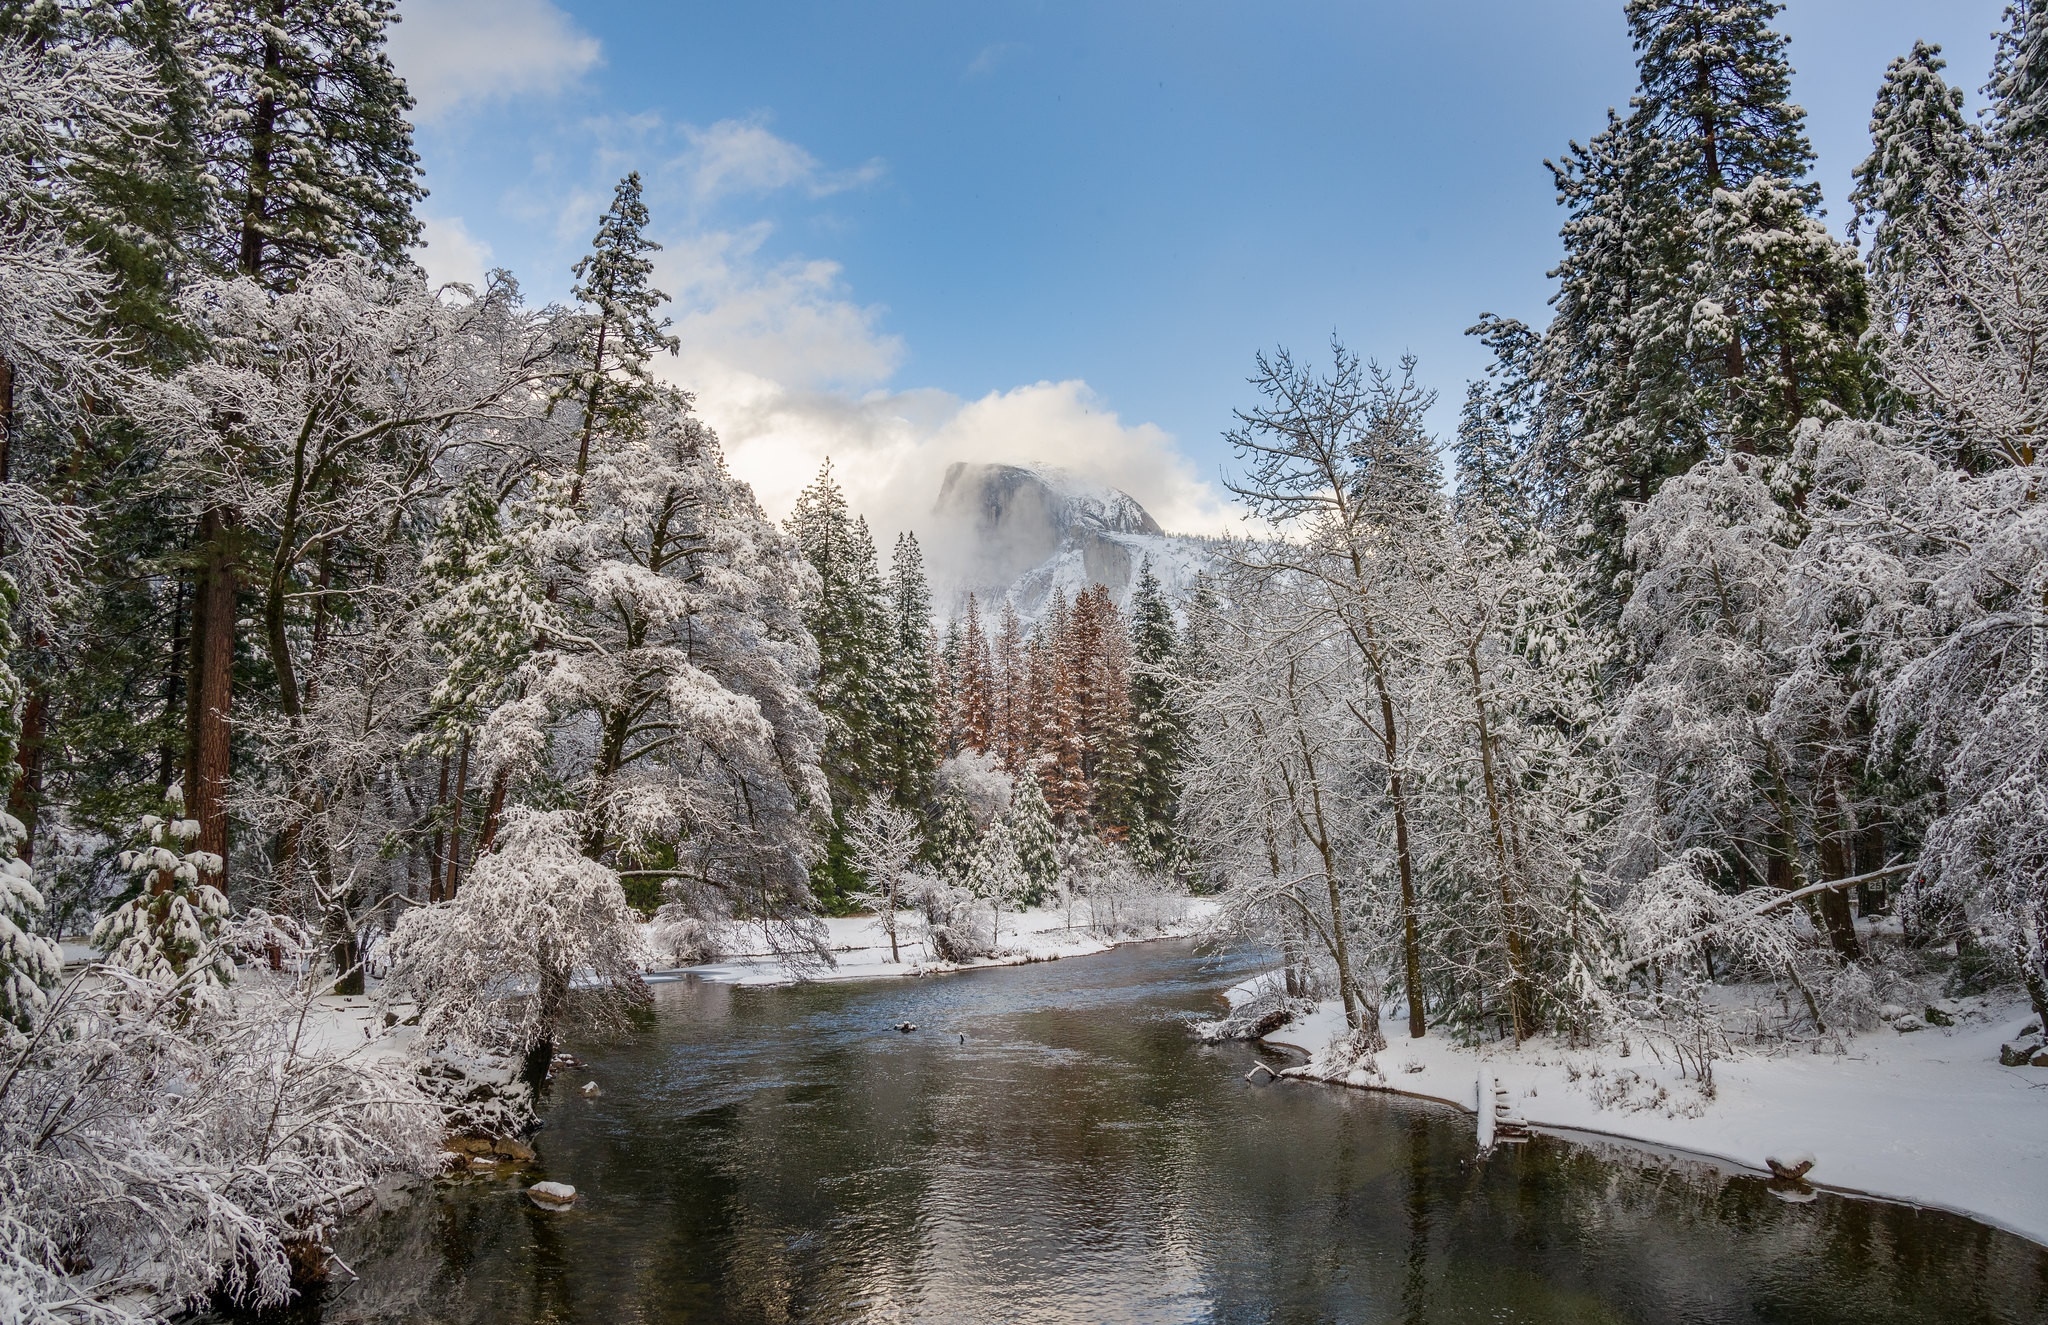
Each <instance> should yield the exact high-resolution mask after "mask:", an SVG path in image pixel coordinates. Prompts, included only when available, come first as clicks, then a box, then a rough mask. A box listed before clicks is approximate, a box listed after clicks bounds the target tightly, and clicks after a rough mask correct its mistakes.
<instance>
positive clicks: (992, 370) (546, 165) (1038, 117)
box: [393, 0, 2002, 531]
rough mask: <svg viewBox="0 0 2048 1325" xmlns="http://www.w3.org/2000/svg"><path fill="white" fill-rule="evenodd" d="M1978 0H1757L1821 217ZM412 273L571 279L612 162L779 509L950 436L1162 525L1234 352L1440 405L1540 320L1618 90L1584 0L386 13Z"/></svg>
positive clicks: (1985, 1)
mask: <svg viewBox="0 0 2048 1325" xmlns="http://www.w3.org/2000/svg"><path fill="white" fill-rule="evenodd" d="M2001 8H2002V0H1790V3H1789V4H1788V5H1787V7H1786V12H1785V14H1784V15H1783V17H1782V19H1781V24H1782V26H1783V28H1784V30H1785V31H1787V32H1788V33H1789V34H1790V36H1791V38H1792V48H1791V50H1792V60H1793V63H1794V66H1795V68H1796V70H1797V76H1796V81H1795V85H1794V90H1795V94H1796V95H1797V97H1798V99H1799V101H1800V103H1801V104H1802V105H1804V106H1805V107H1806V108H1807V111H1808V113H1809V117H1810V118H1809V128H1810V130H1811V132H1812V136H1813V139H1814V142H1815V145H1816V147H1817V149H1818V151H1819V155H1820V168H1819V175H1820V179H1821V182H1822V185H1823V188H1824V190H1825V192H1826V197H1827V201H1828V209H1829V216H1830V221H1831V223H1832V224H1834V225H1835V226H1836V228H1837V230H1838V231H1839V229H1840V227H1841V226H1842V225H1843V224H1844V223H1846V221H1847V217H1848V208H1847V204H1846V201H1845V198H1846V193H1847V188H1848V177H1849V171H1850V169H1851V168H1852V167H1853V166H1854V165H1855V164H1856V162H1857V161H1859V160H1860V159H1861V157H1862V155H1863V153H1864V151H1865V150H1866V140H1865V133H1866V126H1867V121H1868V118H1869V112H1870V104H1871V99H1872V96H1873V94H1874V93H1875V91H1876V88H1877V84H1878V80H1879V78H1880V77H1881V75H1882V72H1883V69H1884V66H1885V64H1886V63H1887V61H1889V60H1890V59H1891V58H1892V57H1893V56H1895V55H1898V54H1900V53H1902V52H1904V51H1905V50H1906V49H1907V48H1908V47H1909V46H1910V45H1911V43H1912V42H1913V40H1914V39H1915V38H1916V37H1924V38H1926V39H1928V40H1932V41H1937V42H1940V43H1941V44H1942V45H1943V46H1944V48H1945V49H1946V52H1947V54H1948V56H1949V59H1950V63H1951V68H1950V71H1949V72H1950V75H1951V77H1952V78H1953V79H1954V81H1956V82H1957V83H1958V84H1960V85H1962V86H1964V87H1966V88H1968V89H1970V90H1971V92H1972V97H1973V102H1972V104H1973V105H1974V104H1975V89H1976V88H1977V86H1978V85H1979V84H1981V83H1982V82H1983V81H1984V75H1985V72H1986V69H1987V67H1988V64H1989V60H1990V50H1991V44H1990V40H1989V35H1988V34H1989V33H1990V32H1991V30H1992V29H1993V28H1994V27H1995V26H1996V24H1997V22H1998V17H1999V11H2000V10H2001ZM401 12H402V13H403V14H404V16H405V19H406V22H405V23H403V24H402V25H401V27H400V29H399V30H398V33H397V34H396V36H395V37H394V41H393V51H394V57H395V58H396V59H397V61H398V64H399V68H400V70H401V72H403V73H404V74H405V75H406V76H407V78H408V79H409V80H411V81H412V83H413V84H414V87H415V91H416V93H417V94H418V96H419V99H420V103H421V105H420V110H419V113H418V116H417V118H418V120H419V126H418V142H419V146H420V150H421V155H422V157H423V160H424V162H425V165H426V171H427V185H428V188H429V189H430V191H431V195H432V196H431V197H430V198H429V199H428V201H427V203H426V205H425V206H424V208H423V212H424V214H425V215H426V217H427V218H428V238H429V241H430V242H429V246H428V249H427V251H426V253H425V254H424V255H423V257H424V260H425V262H426V264H427V266H428V268H429V270H430V271H432V272H434V273H435V274H436V275H437V276H442V277H444V278H454V277H464V276H469V277H473V276H474V274H475V273H476V272H477V271H479V270H481V268H482V267H483V266H484V265H486V264H488V265H503V266H507V267H509V268H511V269H512V270H513V271H514V272H515V273H517V274H518V275H519V277H520V279H521V280H522V282H523V283H524V284H525V285H526V287H527V289H528V290H529V291H530V292H531V293H532V294H533V296H534V297H535V298H537V299H549V298H559V297H561V296H562V295H563V294H564V293H565V292H566V290H567V286H568V269H569V265H570V264H571V263H572V262H573V261H574V260H575V258H576V256H577V255H578V254H579V253H580V252H581V251H582V249H583V247H584V246H585V245H586V244H587V243H588V241H589V237H590V234H591V232H592V230H593V229H594V226H595V219H596V216H597V213H598V212H599V211H600V210H602V208H603V206H604V205H605V202H606V201H607V200H608V198H609V195H610V190H611V186H612V184H613V183H614V182H615V181H616V180H617V178H618V177H619V175H621V174H622V173H624V172H625V171H626V170H628V169H638V170H640V171H641V172H642V174H643V175H644V176H645V177H646V179H647V196H648V201H649V204H650V206H651V208H652V210H653V213H654V223H653V231H654V233H655V234H656V236H657V237H658V238H660V239H661V240H662V241H663V242H664V243H665V244H666V245H667V246H668V247H667V251H666V252H665V253H664V254H663V255H662V268H661V277H662V280H663V282H664V286H663V288H665V289H667V290H668V291H669V292H670V293H671V294H672V295H674V296H675V297H676V303H677V307H676V310H675V312H676V317H677V321H678V329H679V331H680V332H681V334H682V336H683V340H684V350H683V353H682V355H681V356H680V357H679V359H678V360H677V361H676V362H674V363H672V364H668V365H666V366H665V367H664V371H665V372H666V373H667V374H668V375H670V376H671V377H673V378H674V379H675V380H677V381H678V382H680V383H682V384H683V385H685V386H688V387H690V388H691V389H692V390H694V391H696V392H697V393H698V397H699V405H700V408H701V409H702V411H703V412H704V413H705V415H706V416H707V417H708V418H710V420H711V421H712V422H713V423H714V424H716V425H717V426H718V427H719V429H720V431H721V432H722V433H723V434H724V435H725V437H726V439H727V444H728V447H729V449H730V451H731V454H732V456H733V463H734V465H735V468H736V469H738V470H739V472H740V473H741V474H742V475H743V476H745V477H747V478H748V479H749V480H750V481H752V482H753V483H754V484H755V486H756V488H757V489H758V490H759V491H760V493H761V496H762V498H763V501H764V503H765V504H766V505H767V506H768V507H769V509H770V510H771V512H774V513H777V514H779V513H780V512H781V510H782V509H784V508H785V507H786V505H787V502H788V500H789V499H790V498H791V497H793V496H794V494H795V491H796V489H797V488H799V487H800V486H801V485H802V483H803V482H804V481H805V480H806V479H807V478H808V477H809V474H810V472H811V471H812V470H814V469H815V467H816V464H817V463H818V461H819V459H821V458H822V457H823V456H824V455H826V454H828V453H829V454H831V455H832V456H833V457H834V459H835V462H836V463H837V465H838V467H839V469H840V470H841V473H842V477H843V479H844V480H845V482H846V484H847V487H848V489H849V491H850V494H851V495H852V497H853V498H854V500H855V502H856V504H857V505H859V506H861V507H862V508H864V509H866V510H868V511H869V512H870V514H871V516H872V517H873V518H874V519H875V521H876V523H877V524H878V525H880V526H881V527H882V529H883V530H884V531H893V530H895V529H897V528H901V527H904V526H906V525H914V524H915V523H916V520H917V517H918V515H919V514H920V512H921V511H922V510H923V509H925V508H927V507H928V506H929V504H930V501H931V499H932V496H933V495H934V494H935V493H936V491H937V487H938V482H939V476H940V473H941V472H942V470H943V467H944V464H945V463H946V462H947V461H949V460H952V459H959V458H963V457H979V458H986V459H993V460H1034V459H1035V460H1042V461H1047V462H1051V463H1058V464H1063V465H1066V466H1068V467H1070V468H1074V469H1077V470H1080V471H1082V472H1084V473H1087V474H1090V475H1092V476H1093V477H1096V478H1100V479H1102V480H1104V481H1107V482H1113V483H1116V484H1118V485H1119V486H1122V487H1125V488H1126V489H1128V490H1129V491H1131V492H1132V493H1133V494H1134V495H1136V496H1138V497H1139V498H1140V500H1142V501H1144V502H1145V503H1146V504H1147V505H1148V506H1151V507H1152V508H1154V510H1155V513H1156V514H1158V515H1159V516H1160V518H1161V519H1162V521H1163V522H1164V523H1166V524H1167V525H1168V526H1169V527H1175V526H1178V527H1182V528H1189V529H1195V528H1201V529H1213V528H1218V527H1221V526H1222V525H1223V524H1224V523H1225V522H1227V521H1228V520H1229V518H1230V514H1229V511H1228V509H1227V505H1226V504H1225V503H1224V502H1223V500H1222V499H1221V497H1220V495H1219V493H1218V489H1217V485H1216V482H1215V480H1216V476H1217V474H1218V472H1219V470H1220V469H1222V468H1225V467H1227V466H1228V464H1229V459H1230V457H1229V451H1228V448H1227V446H1225V445H1224V444H1223V443H1222V441H1221V433H1222V431H1223V430H1224V429H1225V428H1226V427H1227V426H1228V425H1229V423H1230V410H1231V408H1232V407H1233V406H1235V405H1240V404H1243V403H1245V402H1246V394H1247V391H1248V388H1247V387H1246V386H1245V385H1244V380H1243V379H1244V377H1245V374H1246V371H1247V370H1248V368H1249V366H1250V362H1251V356H1252V354H1253V352H1254V351H1255V350H1257V349H1259V348H1262V347H1270V346H1273V345H1276V344H1286V345H1290V346H1293V347H1295V348H1296V349H1297V350H1311V349H1315V348H1317V347H1319V346H1320V345H1321V344H1322V343H1324V342H1325V341H1326V340H1327V338H1328V337H1329V335H1330V334H1331V332H1332V331H1336V332H1338V333H1340V334H1341V335H1342V336H1343V337H1344V338H1345V339H1346V340H1347V341H1348V342H1350V343H1351V344H1352V345H1353V346H1354V347H1355V348H1357V349H1359V350H1360V351H1362V352H1364V353H1366V354H1368V355H1372V356H1376V357H1379V358H1381V359H1386V360H1391V359H1393V358H1396V357H1398V356H1399V355H1400V354H1401V353H1402V352H1403V351H1413V352H1414V353H1415V354H1417V355H1418V356H1420V359H1421V373H1422V375H1423V377H1424V378H1425V379H1426V380H1428V381H1429V382H1430V383H1432V384H1433V385H1435V386H1436V387H1437V388H1438V389H1439V390H1440V391H1441V392H1442V394H1443V399H1444V403H1443V405H1442V406H1441V407H1440V409H1439V411H1438V417H1439V419H1440V421H1441V423H1442V425H1443V426H1445V427H1448V426H1449V424H1450V423H1451V421H1452V420H1453V419H1454V417H1455V407H1456V403H1457V399H1458V397H1459V396H1460V395H1462V393H1463V390H1464V383H1465V380H1466V379H1467V378H1468V377H1470V376H1472V375H1474V374H1476V373H1477V372H1479V371H1481V370H1482V369H1483V367H1484V360H1483V356H1482V355H1481V353H1480V352H1479V347H1478V346H1476V345H1475V344H1473V343H1471V342H1470V341H1469V340H1468V339H1467V338H1465V337H1464V336H1463V334H1462V333H1463V331H1464V329H1465V328H1466V327H1467V326H1469V325H1470V324H1471V323H1472V321H1473V320H1474V318H1475V317H1476V316H1477V315H1478V314H1479V313H1481V312H1486V311H1492V312H1498V313H1504V314H1510V315H1514V316H1519V317H1522V318H1525V319H1527V320H1530V321H1532V322H1537V321H1540V320H1542V318H1543V316H1544V313H1545V306H1544V301H1545V299H1546V297H1547V296H1548V293H1549V286H1548V282H1547V281H1546V279H1545V276H1544V273H1545V271H1546V270H1547V269H1548V268H1549V266H1550V264H1551V263H1552V262H1553V261H1554V259H1555V256H1556V250H1557V241H1556V235H1557V227H1558V222H1559V220H1560V217H1559V215H1558V212H1557V208H1556V206H1555V202H1554V199H1553V196H1552V191H1551V188H1550V183H1549V177H1548V175H1547V173H1546V172H1545V171H1544V169H1543V160H1544V158H1545V157H1547V156H1554V155H1556V154H1558V153H1559V152H1560V151H1561V150H1562V149H1563V148H1564V147H1565V145H1566V144H1567V142H1568V141H1569V140H1571V139H1573V138H1575V137H1576V138H1583V137H1585V136H1586V135H1588V134H1589V133H1591V132H1593V131H1594V130H1596V129H1597V128H1598V127H1599V125H1600V123H1601V119H1602V116H1603V114H1604V112H1605V110H1606V108H1607V107H1608V106H1610V105H1621V104H1623V103H1625V101H1626V99H1627V97H1628V94H1629V92H1630V90H1631V87H1632V86H1633V66H1632V60H1631V53H1630V51H1629V48H1628V42H1627V34H1626V30H1625V28H1624V25H1623V21H1622V17H1621V3H1620V0H1465V2H1464V3H1460V4H1445V3H1422V2H1420V0H1410V2H1407V3H1388V2H1385V0H1353V2H1352V3H1330V2H1328V0H1295V2H1293V3H1287V4H1258V5H1254V4H1246V3H1243V2H1242V0H1230V2H1222V0H1179V2H1178V3H1150V2H1148V3H1111V2H1110V0H1095V3H1052V2H1049V0H1047V2H1040V3H1006V2H1002V0H992V2H989V3H975V4H959V3H957V2H956V3H936V2H933V0H897V2H889V3H872V4H852V3H845V2H844V0H840V2H838V3H780V2H777V0H753V3H748V4H743V5H734V4H720V5H710V4H697V3H687V4H681V3H650V2H648V0H641V2H639V3H625V2H624V0H612V2H610V3H593V2H589V0H403V2H402V5H401Z"/></svg>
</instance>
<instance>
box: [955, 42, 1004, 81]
mask: <svg viewBox="0 0 2048 1325" xmlns="http://www.w3.org/2000/svg"><path fill="white" fill-rule="evenodd" d="M1018 49H1019V47H1018V46H1017V43H1015V42H1011V41H999V42H994V43H992V44H990V45H987V46H984V47H982V48H981V50H980V52H979V53H977V54H976V55H975V57H974V58H973V59H972V60H969V61H968V62H967V68H966V69H964V70H962V71H961V74H960V76H961V77H962V78H987V77H988V76H989V75H990V74H992V73H994V72H995V71H996V66H997V65H1000V64H1002V63H1003V61H1004V60H1006V59H1008V58H1009V56H1010V54H1011V53H1012V52H1014V51H1016V50H1018Z"/></svg>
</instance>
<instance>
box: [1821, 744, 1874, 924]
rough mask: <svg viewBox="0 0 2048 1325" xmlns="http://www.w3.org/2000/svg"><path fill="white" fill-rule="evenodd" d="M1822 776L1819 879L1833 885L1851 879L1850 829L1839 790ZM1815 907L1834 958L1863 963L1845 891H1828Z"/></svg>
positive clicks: (1835, 782)
mask: <svg viewBox="0 0 2048 1325" xmlns="http://www.w3.org/2000/svg"><path fill="white" fill-rule="evenodd" d="M1823 776H1824V777H1826V778H1827V791H1826V793H1825V795H1826V800H1825V801H1824V802H1823V807H1822V816H1821V822H1820V825H1819V827H1820V832H1819V833H1818V834H1817V835H1816V836H1818V837H1819V839H1820V842H1819V847H1820V876H1821V878H1822V879H1823V880H1825V881H1829V882H1832V881H1834V880H1836V879H1847V878H1850V877H1852V869H1851V866H1850V864H1849V849H1848V848H1849V834H1850V831H1851V830H1850V827H1849V822H1848V815H1847V814H1846V813H1845V812H1844V809H1843V805H1842V789H1841V787H1840V785H1839V782H1838V780H1837V779H1836V777H1835V776H1834V773H1833V770H1832V769H1830V770H1828V772H1826V773H1824V774H1823ZM1815 904H1816V905H1817V906H1818V908H1819V910H1820V918H1821V924H1822V926H1823V927H1824V928H1826V930H1827V932H1828V942H1829V943H1832V944H1833V945H1834V948H1835V953H1836V955H1837V956H1839V957H1840V958H1841V959H1842V960H1843V961H1849V962H1854V961H1861V960H1863V945H1862V944H1860V943H1858V942H1857V941H1856V920H1855V917H1853V916H1851V915H1850V914H1849V894H1848V893H1847V891H1845V890H1843V889H1840V888H1830V889H1828V890H1827V891H1826V892H1824V893H1822V894H1821V895H1820V896H1819V897H1818V898H1817V899H1815Z"/></svg>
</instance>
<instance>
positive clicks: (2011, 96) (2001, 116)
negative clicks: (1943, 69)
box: [1984, 0, 2048, 151]
mask: <svg viewBox="0 0 2048 1325" xmlns="http://www.w3.org/2000/svg"><path fill="white" fill-rule="evenodd" d="M1984 91H1985V92H1986V93H1987V94H1989V96H1990V98H1991V122H1992V126H1993V130H1994V132H1995V133H1996V135H1997V139H1998V143H1999V145H2000V146H2001V147H2003V148H2005V149H2006V150H2008V151H2012V150H2017V149H2019V148H2022V147H2025V146H2027V145H2028V144H2030V143H2033V142H2035V141H2036V140H2038V139H2039V138H2041V136H2042V135H2043V132H2044V131H2048V0H2013V3H2011V4H2009V5H2007V6H2006V7H2005V26H2004V28H2002V29H2001V30H2000V31H1999V33H1998V47H1997V53H1996V54H1995V55H1994V56H1993V57H1992V64H1991V82H1990V84H1989V85H1987V86H1986V87H1985V89H1984Z"/></svg>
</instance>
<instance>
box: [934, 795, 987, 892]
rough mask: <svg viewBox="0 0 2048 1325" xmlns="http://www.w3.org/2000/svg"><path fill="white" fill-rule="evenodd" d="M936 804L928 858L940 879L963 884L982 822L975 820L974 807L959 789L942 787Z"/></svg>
mask: <svg viewBox="0 0 2048 1325" xmlns="http://www.w3.org/2000/svg"><path fill="white" fill-rule="evenodd" d="M933 806H934V808H933V810H932V812H931V821H932V827H931V832H930V833H928V834H927V835H926V836H925V845H924V855H925V859H926V860H927V861H928V862H929V863H930V864H931V867H932V869H933V871H935V872H936V873H937V874H938V876H939V877H940V878H942V879H944V880H946V881H947V882H949V883H956V884H957V883H962V882H964V881H965V880H966V878H967V868H968V866H969V865H970V864H972V863H973V860H974V844H975V843H976V842H978V841H980V840H981V825H979V824H977V823H976V822H975V820H974V807H973V806H971V805H969V804H968V802H967V798H966V797H965V796H963V795H961V794H960V793H959V792H957V791H949V790H940V791H939V792H937V793H936V794H935V795H934V797H933Z"/></svg>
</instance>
